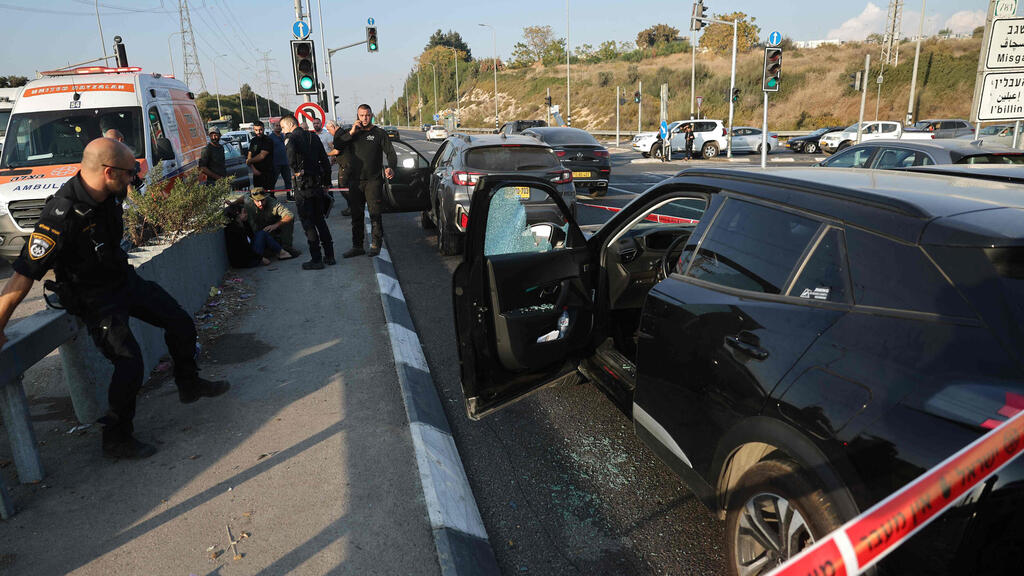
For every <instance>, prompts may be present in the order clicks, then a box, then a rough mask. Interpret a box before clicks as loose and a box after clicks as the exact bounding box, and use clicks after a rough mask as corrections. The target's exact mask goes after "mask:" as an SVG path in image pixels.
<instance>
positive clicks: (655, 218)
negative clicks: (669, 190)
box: [576, 202, 700, 224]
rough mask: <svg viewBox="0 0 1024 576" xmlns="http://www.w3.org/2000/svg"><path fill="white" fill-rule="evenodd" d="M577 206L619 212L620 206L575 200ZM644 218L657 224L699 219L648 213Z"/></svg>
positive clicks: (690, 222) (683, 222) (693, 221)
mask: <svg viewBox="0 0 1024 576" xmlns="http://www.w3.org/2000/svg"><path fill="white" fill-rule="evenodd" d="M576 204H577V205H578V206H586V207H587V208H597V209H598V210H607V211H608V212H621V211H622V208H616V207H614V206H601V205H599V204H587V203H586V202H577V203H576ZM644 220H650V221H651V222H657V223H659V224H696V223H697V222H700V220H694V219H692V218H680V217H678V216H663V215H661V214H648V215H647V217H645V218H644Z"/></svg>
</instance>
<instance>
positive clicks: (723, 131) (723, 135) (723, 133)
mask: <svg viewBox="0 0 1024 576" xmlns="http://www.w3.org/2000/svg"><path fill="white" fill-rule="evenodd" d="M722 138H725V126H722Z"/></svg>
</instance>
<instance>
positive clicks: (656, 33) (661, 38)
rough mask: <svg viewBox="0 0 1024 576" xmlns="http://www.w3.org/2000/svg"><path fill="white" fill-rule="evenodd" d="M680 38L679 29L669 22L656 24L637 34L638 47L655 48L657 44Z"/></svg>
mask: <svg viewBox="0 0 1024 576" xmlns="http://www.w3.org/2000/svg"><path fill="white" fill-rule="evenodd" d="M677 38H679V29H678V28H673V27H672V26H669V25H668V24H655V25H654V26H651V27H650V28H647V29H646V30H641V31H640V33H639V34H637V35H636V46H637V48H640V49H644V48H653V47H654V45H655V44H658V43H662V44H667V43H669V42H672V41H674V40H676V39H677Z"/></svg>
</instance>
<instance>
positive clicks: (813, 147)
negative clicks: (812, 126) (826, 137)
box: [803, 142, 818, 154]
mask: <svg viewBox="0 0 1024 576" xmlns="http://www.w3.org/2000/svg"><path fill="white" fill-rule="evenodd" d="M803 151H804V152H805V153H807V154H814V153H815V152H817V151H818V145H817V144H815V143H814V142H808V143H807V144H804V149H803Z"/></svg>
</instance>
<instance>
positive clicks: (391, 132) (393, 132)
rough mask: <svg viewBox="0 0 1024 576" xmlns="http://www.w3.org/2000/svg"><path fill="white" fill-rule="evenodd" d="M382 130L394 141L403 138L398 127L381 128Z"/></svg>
mask: <svg viewBox="0 0 1024 576" xmlns="http://www.w3.org/2000/svg"><path fill="white" fill-rule="evenodd" d="M381 128H382V129H383V130H384V132H386V133H387V135H388V138H391V139H392V140H398V139H399V138H401V137H402V135H401V134H399V133H398V127H396V126H381Z"/></svg>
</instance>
